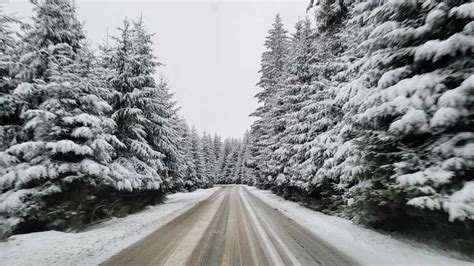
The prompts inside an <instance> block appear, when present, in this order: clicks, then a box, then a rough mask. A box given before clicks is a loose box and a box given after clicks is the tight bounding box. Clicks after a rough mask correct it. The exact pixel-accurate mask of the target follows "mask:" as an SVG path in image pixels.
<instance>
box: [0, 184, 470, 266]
mask: <svg viewBox="0 0 474 266" xmlns="http://www.w3.org/2000/svg"><path fill="white" fill-rule="evenodd" d="M104 261H105V264H120V265H123V264H134V265H143V264H159V263H165V264H168V265H182V264H186V263H191V264H194V265H196V264H207V265H218V264H223V265H229V264H232V265H233V264H239V265H256V264H261V265H262V264H263V265H269V264H272V265H273V264H275V265H277V264H286V265H298V264H301V265H316V264H331V265H340V264H360V265H472V262H469V261H464V260H459V259H456V258H453V257H451V256H449V254H445V253H441V252H440V251H437V250H432V249H430V248H428V247H426V246H423V245H421V244H419V243H414V242H409V241H400V240H396V239H394V238H392V237H390V236H388V235H386V234H381V233H378V232H374V231H372V230H369V229H365V228H361V227H359V226H356V225H354V224H352V223H351V222H350V221H348V220H345V219H342V218H338V217H333V216H329V215H324V214H322V213H319V212H316V211H313V210H310V209H308V208H305V207H302V206H300V205H298V204H297V203H294V202H291V201H287V200H284V199H282V198H281V197H279V196H277V195H275V194H273V193H271V192H270V191H266V190H259V189H256V188H253V187H248V186H225V187H223V188H221V187H216V188H211V189H205V190H197V191H194V192H191V193H176V194H171V195H169V196H168V200H167V201H166V202H165V203H164V204H159V205H156V206H152V207H149V208H147V209H146V210H144V211H142V212H140V213H136V214H133V215H129V216H127V217H124V218H118V219H112V220H109V221H106V222H104V223H101V224H99V225H96V226H94V227H92V228H89V230H87V231H85V232H79V233H63V232H56V231H47V232H38V233H31V234H25V235H16V236H12V237H10V238H9V239H8V240H7V241H3V242H0V265H35V266H36V265H96V264H100V263H102V262H104Z"/></svg>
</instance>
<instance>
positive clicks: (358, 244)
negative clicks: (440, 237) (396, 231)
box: [247, 187, 473, 265]
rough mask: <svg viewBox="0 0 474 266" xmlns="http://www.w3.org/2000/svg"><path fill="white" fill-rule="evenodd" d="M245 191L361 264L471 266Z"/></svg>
mask: <svg viewBox="0 0 474 266" xmlns="http://www.w3.org/2000/svg"><path fill="white" fill-rule="evenodd" d="M247 189H248V190H249V191H250V192H251V193H253V194H254V195H256V196H257V197H258V198H260V199H261V200H263V201H264V202H266V203H267V204H268V205H270V206H272V207H273V208H276V209H278V210H279V211H281V212H282V213H284V214H285V215H287V216H288V217H289V218H291V219H293V220H294V221H296V222H298V223H299V224H301V225H302V226H304V227H306V228H308V229H309V230H310V231H311V232H313V233H314V234H315V235H317V236H319V237H320V238H321V239H323V240H324V241H326V242H327V243H329V244H330V245H332V246H334V247H336V248H337V249H339V250H341V251H342V252H344V253H346V254H347V255H348V256H350V257H352V258H354V260H356V261H358V262H359V263H360V264H363V265H382V264H385V265H387V264H389V265H473V264H472V262H471V263H469V262H465V261H462V260H458V259H456V258H451V257H448V254H442V253H441V252H439V251H435V250H431V249H429V248H428V247H426V246H424V245H422V244H417V243H411V242H408V241H407V242H404V241H400V240H396V239H394V238H391V237H390V236H388V235H384V234H381V233H378V232H375V231H372V230H369V229H365V228H362V227H359V226H356V225H354V224H352V222H351V221H349V220H346V219H342V218H339V217H334V216H330V215H325V214H323V213H320V212H316V211H313V210H311V209H308V208H305V207H303V206H300V205H299V204H298V203H295V202H292V201H287V200H284V199H283V198H281V197H279V196H277V195H275V194H273V193H271V192H270V191H267V190H259V189H257V188H254V187H247Z"/></svg>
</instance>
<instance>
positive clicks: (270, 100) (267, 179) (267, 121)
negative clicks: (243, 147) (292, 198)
mask: <svg viewBox="0 0 474 266" xmlns="http://www.w3.org/2000/svg"><path fill="white" fill-rule="evenodd" d="M272 26H273V27H272V29H270V31H269V34H268V36H267V38H266V40H265V47H266V48H267V50H266V51H265V52H264V53H263V54H262V60H261V69H260V73H261V77H260V81H259V82H258V83H257V85H258V86H259V87H260V88H261V89H262V90H261V91H260V92H259V93H257V94H256V96H255V97H256V98H257V99H258V101H259V102H260V103H262V104H263V105H262V106H260V107H259V108H257V110H256V111H255V112H254V113H253V114H252V116H255V117H258V120H257V121H255V122H254V123H253V125H252V127H251V134H252V135H254V138H253V139H254V141H253V145H254V147H253V148H252V154H251V156H252V157H253V159H252V160H253V162H254V163H253V164H252V167H254V172H255V175H256V181H257V184H258V185H259V186H263V187H268V186H269V185H270V183H271V182H272V181H271V178H272V177H271V171H272V169H271V168H273V167H271V166H270V165H269V163H270V156H271V154H272V151H273V150H272V149H273V148H274V143H273V138H272V136H274V134H275V131H279V130H280V129H279V128H278V127H277V126H278V125H275V121H274V117H275V116H276V115H277V114H275V112H274V111H275V110H274V106H275V104H276V103H275V102H276V99H277V97H278V96H277V95H278V93H279V91H280V90H279V89H278V88H279V85H280V84H281V82H282V79H283V77H284V69H285V62H286V59H287V55H288V46H289V41H288V36H287V31H286V30H285V29H284V26H283V23H282V21H281V18H280V16H279V15H276V17H275V22H274V23H273V25H272Z"/></svg>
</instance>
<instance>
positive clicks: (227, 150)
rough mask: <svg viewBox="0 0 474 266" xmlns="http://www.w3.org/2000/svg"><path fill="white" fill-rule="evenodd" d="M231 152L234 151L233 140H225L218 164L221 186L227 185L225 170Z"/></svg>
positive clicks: (217, 170)
mask: <svg viewBox="0 0 474 266" xmlns="http://www.w3.org/2000/svg"><path fill="white" fill-rule="evenodd" d="M231 151H232V143H231V139H230V138H226V139H224V143H223V144H222V149H221V152H220V154H219V157H218V159H217V163H216V174H217V178H216V180H217V183H220V184H222V183H226V178H227V177H226V176H225V174H224V168H225V167H226V159H227V156H228V155H229V154H230V153H231Z"/></svg>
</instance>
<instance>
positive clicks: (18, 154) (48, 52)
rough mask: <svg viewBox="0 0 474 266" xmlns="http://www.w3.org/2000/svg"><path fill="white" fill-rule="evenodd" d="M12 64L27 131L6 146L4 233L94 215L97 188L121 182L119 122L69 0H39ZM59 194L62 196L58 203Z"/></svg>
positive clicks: (58, 226) (1, 184)
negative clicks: (116, 157) (116, 149)
mask: <svg viewBox="0 0 474 266" xmlns="http://www.w3.org/2000/svg"><path fill="white" fill-rule="evenodd" d="M34 11H35V13H34V16H33V25H32V27H31V29H30V30H29V31H28V32H27V33H26V35H25V36H24V38H23V39H22V40H21V41H22V43H21V45H19V46H18V47H17V49H18V51H17V53H19V54H20V55H21V57H20V61H19V62H18V63H17V65H16V66H15V67H13V69H11V71H12V72H13V73H14V74H15V77H16V78H18V79H20V80H21V81H22V82H21V83H20V84H19V85H18V86H17V87H16V88H15V90H14V91H13V94H14V95H15V96H16V97H18V98H19V99H20V100H21V101H22V103H23V107H22V111H21V115H20V117H21V119H22V122H23V123H22V124H21V127H22V128H21V133H20V135H21V137H18V138H17V140H16V142H15V143H13V144H12V145H11V146H10V147H8V148H7V149H6V150H4V151H3V152H2V153H1V157H2V161H3V162H8V166H7V168H6V171H5V174H4V175H3V176H2V177H1V178H0V180H1V182H0V188H1V189H0V191H1V194H0V202H1V204H0V216H1V219H0V220H1V221H2V225H1V228H2V230H3V232H2V233H3V234H8V233H9V232H11V231H14V230H16V228H20V230H21V228H22V227H23V226H25V227H28V226H29V225H32V224H36V225H37V226H38V228H40V229H43V228H56V229H65V228H66V227H67V226H71V225H74V224H76V223H83V222H85V220H87V219H91V217H89V215H91V213H90V211H91V209H90V206H89V204H93V197H90V196H91V195H92V193H93V192H92V191H96V190H101V189H107V188H117V187H119V185H118V184H117V183H116V180H114V176H113V175H112V174H111V171H110V169H109V167H108V166H107V165H108V164H109V163H110V161H111V156H112V152H113V146H112V143H114V142H115V141H114V137H113V136H112V135H110V132H111V131H112V130H113V128H114V126H115V125H114V123H113V121H111V120H110V119H108V118H106V117H105V114H106V113H107V112H109V111H110V110H111V108H110V106H109V105H108V104H107V102H105V101H104V100H103V99H102V98H101V97H100V96H98V93H97V91H98V90H100V89H97V87H98V84H97V83H96V81H97V80H98V79H97V77H95V76H94V71H93V70H91V69H92V68H93V66H94V64H93V61H94V60H93V58H91V57H90V55H91V53H89V52H88V50H87V47H86V46H85V45H84V44H83V43H84V40H83V39H84V34H83V32H82V25H81V24H80V23H79V22H78V21H77V18H76V13H75V10H74V9H73V7H71V6H70V4H69V3H68V2H67V1H61V0H51V1H45V2H44V3H42V4H37V5H36V6H35V10H34ZM58 199H60V200H59V202H58Z"/></svg>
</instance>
